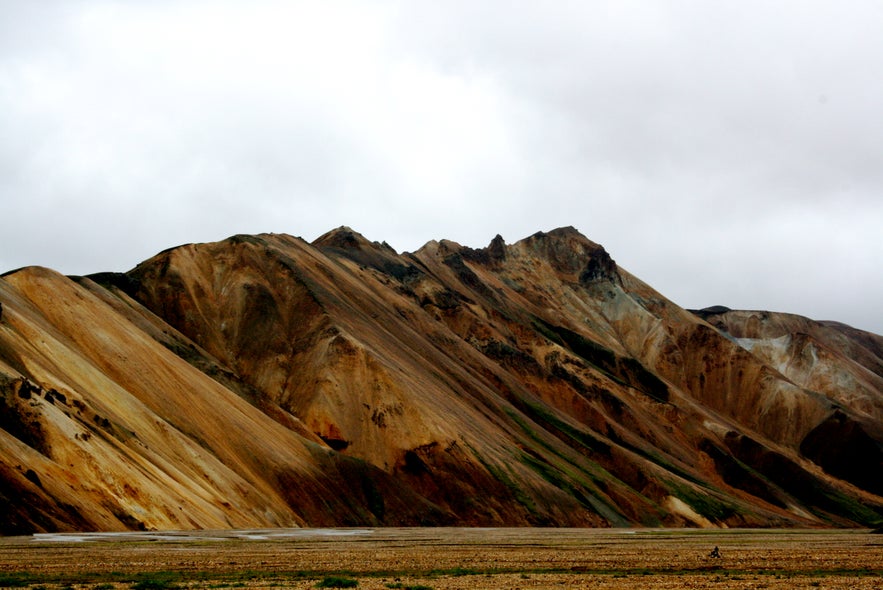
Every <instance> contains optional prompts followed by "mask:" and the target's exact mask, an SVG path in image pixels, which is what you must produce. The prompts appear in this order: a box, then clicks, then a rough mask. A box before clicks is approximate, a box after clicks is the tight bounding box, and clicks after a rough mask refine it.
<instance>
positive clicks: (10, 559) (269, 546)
mask: <svg viewBox="0 0 883 590" xmlns="http://www.w3.org/2000/svg"><path fill="white" fill-rule="evenodd" d="M714 547H718V548H719V550H720V555H721V557H720V558H712V557H709V553H710V552H711V551H712V550H713V548H714ZM330 576H333V577H338V578H346V579H349V580H355V581H357V582H358V588H363V589H368V590H373V589H386V588H403V589H407V588H412V589H415V588H416V589H422V590H428V589H430V588H431V589H434V590H444V589H458V590H459V589H481V588H488V589H490V588H503V589H513V590H514V589H524V590H526V589H544V588H556V589H560V588H720V589H729V588H740V589H742V588H877V589H881V590H883V577H881V576H883V536H881V535H874V534H870V533H869V532H868V531H856V530H847V531H843V530H840V531H831V530H820V531H815V530H813V531H807V530H802V531H793V530H737V529H731V530H720V529H701V530H695V529H691V530H683V529H677V530H675V529H665V530H660V529H538V528H522V529H467V528H403V529H277V530H262V531H257V530H256V531H218V532H206V531H195V532H180V533H168V532H163V533H115V534H70V535H36V536H33V537H6V538H0V587H2V586H7V587H10V586H18V587H31V588H32V589H34V588H37V587H42V588H45V589H50V588H53V589H54V588H66V589H68V590H69V589H70V588H82V589H87V590H94V589H95V588H97V587H99V586H100V587H102V588H103V589H104V590H110V588H111V587H112V588H131V587H132V586H134V585H137V582H138V581H142V582H143V581H148V582H152V583H154V586H155V588H154V590H160V587H163V586H165V587H172V586H175V587H179V588H183V587H193V588H238V587H248V588H315V587H317V585H319V584H320V583H321V581H322V580H323V579H325V578H326V577H330ZM329 581H330V580H329ZM148 590H149V589H148Z"/></svg>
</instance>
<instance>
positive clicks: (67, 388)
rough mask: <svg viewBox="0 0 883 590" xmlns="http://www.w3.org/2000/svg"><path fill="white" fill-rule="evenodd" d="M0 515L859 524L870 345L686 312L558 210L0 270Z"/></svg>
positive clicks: (866, 499) (211, 522) (865, 512)
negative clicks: (421, 236)
mask: <svg viewBox="0 0 883 590" xmlns="http://www.w3.org/2000/svg"><path fill="white" fill-rule="evenodd" d="M0 304H2V312H0V504H2V506H3V509H2V511H0V532H2V533H4V534H18V533H31V532H39V531H54V530H123V529H193V528H211V529H217V528H228V527H237V528H252V527H292V526H356V525H359V526H362V525H378V526H400V525H401V526H410V525H470V526H471V525H475V526H479V525H480V526H523V525H536V526H727V527H736V526H742V527H753V526H776V527H819V526H871V525H876V524H878V523H879V521H880V520H881V518H883V516H881V515H883V464H881V463H883V427H881V425H883V338H881V337H880V336H877V335H874V334H871V333H868V332H863V331H861V330H857V329H854V328H851V327H848V326H845V325H842V324H837V323H833V322H817V321H813V320H810V319H807V318H803V317H799V316H795V315H788V314H782V313H770V312H760V311H733V310H729V309H727V308H724V307H712V308H707V309H704V310H698V311H694V312H691V311H687V310H685V309H682V308H680V307H678V306H677V305H676V304H674V303H672V302H671V301H669V300H668V299H666V298H665V297H664V296H663V295H662V294H660V293H658V292H656V291H655V290H653V289H652V288H651V287H650V286H648V285H647V284H645V283H643V282H641V281H640V280H639V279H637V278H636V277H634V276H632V275H631V274H629V273H628V272H627V271H625V270H624V269H622V268H620V267H619V266H617V264H616V263H615V262H614V260H613V259H612V258H611V256H610V255H609V254H608V253H607V252H606V251H605V250H604V248H602V247H601V246H600V245H598V244H595V243H593V242H591V241H590V240H588V239H586V238H585V237H584V236H582V235H581V234H580V233H579V232H577V231H576V230H575V229H573V228H562V229H556V230H554V231H550V232H548V233H544V232H540V233H537V234H535V235H533V236H530V237H528V238H526V239H523V240H521V241H519V242H517V243H514V244H506V243H505V242H504V241H503V239H502V238H501V237H499V236H497V237H496V238H494V239H493V241H492V242H491V243H490V245H489V246H488V247H486V248H483V249H472V248H468V247H463V246H461V245H458V244H456V243H453V242H450V241H441V242H435V241H433V242H430V243H428V244H426V245H425V246H424V247H423V248H421V249H420V250H419V251H417V252H414V253H403V254H399V253H397V252H396V251H395V250H393V249H392V248H391V247H389V246H388V245H386V244H385V243H377V242H370V241H368V240H366V239H365V238H364V237H362V236H361V235H359V234H358V233H356V232H354V231H352V230H350V229H348V228H339V229H336V230H334V231H331V232H329V233H327V234H325V235H323V236H322V237H320V238H318V239H317V240H315V241H314V242H313V243H307V242H305V241H304V240H302V239H300V238H295V237H291V236H288V235H275V234H267V235H258V236H234V237H232V238H230V239H227V240H225V241H222V242H218V243H209V244H190V245H185V246H180V247H177V248H172V249H170V250H167V251H164V252H161V253H160V254H157V255H156V256H155V257H153V258H151V259H150V260H147V261H145V262H142V263H141V264H139V265H137V266H136V267H135V268H134V269H133V270H131V271H129V272H127V273H102V274H96V275H92V276H89V277H66V276H63V275H60V274H58V273H56V272H54V271H52V270H48V269H45V268H39V267H30V268H24V269H20V270H17V271H13V272H9V273H7V274H5V275H3V277H2V279H0Z"/></svg>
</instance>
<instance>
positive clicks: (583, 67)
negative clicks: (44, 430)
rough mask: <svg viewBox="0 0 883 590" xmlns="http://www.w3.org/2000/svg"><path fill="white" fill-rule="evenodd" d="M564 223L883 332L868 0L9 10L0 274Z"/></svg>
mask: <svg viewBox="0 0 883 590" xmlns="http://www.w3.org/2000/svg"><path fill="white" fill-rule="evenodd" d="M340 225H349V226H351V227H353V228H354V229H356V230H357V231H360V232H361V233H362V234H364V235H365V237H367V238H368V239H370V240H377V241H382V240H385V241H387V242H388V243H389V244H390V245H392V246H393V247H394V248H396V249H397V250H398V251H400V252H401V251H413V250H416V249H418V248H419V247H420V246H422V245H423V244H424V243H425V242H427V241H429V240H431V239H441V238H447V239H451V240H454V241H457V242H460V243H461V244H464V245H468V246H473V247H482V246H485V245H487V243H489V242H490V240H491V239H492V238H493V237H494V236H495V235H496V234H498V233H499V234H501V235H502V236H503V237H504V238H505V240H506V241H507V242H509V243H512V242H515V241H517V240H519V239H522V238H524V237H526V236H528V235H530V234H533V233H535V232H537V231H540V230H543V231H548V230H551V229H554V228H556V227H560V226H566V225H573V226H575V227H576V228H577V229H579V230H580V231H581V232H582V233H584V234H585V235H586V236H587V237H589V238H590V239H592V240H594V241H596V242H598V243H601V244H602V245H604V246H605V247H606V249H607V250H608V252H610V254H611V255H612V256H613V258H614V259H615V260H616V261H617V262H618V263H619V264H620V265H621V266H622V267H624V268H626V269H627V270H629V271H630V272H632V273H634V274H635V275H637V276H638V277H639V278H641V279H643V280H645V281H646V282H648V283H650V284H651V285H652V286H653V287H655V288H656V289H658V290H659V291H661V292H662V293H663V294H664V295H665V296H667V297H668V298H670V299H672V300H673V301H675V302H676V303H678V304H680V305H682V306H684V307H688V308H693V307H705V306H709V305H715V304H721V305H727V306H729V307H733V308H743V309H770V310H775V311H789V312H794V313H799V314H802V315H807V316H810V317H813V318H815V319H831V320H839V321H843V322H846V323H849V324H851V325H853V326H856V327H859V328H863V329H867V330H871V331H874V332H876V333H878V334H881V333H883V262H881V260H883V1H881V0H866V1H863V0H850V1H849V2H840V1H834V0H832V1H830V2H819V1H812V0H794V1H750V0H739V1H729V2H725V1H721V2H708V1H707V0H696V1H679V0H666V1H659V0H647V1H629V0H611V1H609V2H602V1H590V0H580V1H574V2H564V1H561V2H533V1H532V2H518V1H514V0H498V1H487V2H480V1H476V0H472V1H463V2H457V1H450V0H444V1H432V2H421V1H417V0H403V1H402V2H393V1H390V2H370V1H367V0H359V1H354V2H344V1H329V0H317V1H315V2H294V1H291V2H288V1H285V2H283V1H279V2H268V1H260V0H258V1H254V0H251V1H245V0H243V1H235V0H230V1H218V0H205V1H190V0H180V1H174V2H173V1H150V2H144V1H136V0H132V1H117V2H111V1H107V2H103V1H91V2H88V1H77V0H58V1H51V0H32V1H26V2H25V1H15V0H0V272H3V271H6V270H12V269H14V268H18V267H21V266H25V265H41V266H48V267H51V268H54V269H56V270H59V271H61V272H64V273H66V274H88V273H92V272H97V271H105V270H110V271H125V270H128V269H130V268H132V267H134V266H135V264H137V263H138V262H140V261H142V260H144V259H146V258H149V257H150V256H152V255H153V254H155V253H157V252H159V251H160V250H163V249H165V248H168V247H171V246H175V245H179V244H182V243H187V242H205V241H215V240H220V239H223V238H226V237H228V236H230V235H233V234H237V233H260V232H278V233H289V234H293V235H297V236H301V237H303V238H305V239H307V240H310V241H311V240H313V239H315V238H316V237H318V236H319V235H321V234H322V233H324V232H325V231H327V230H329V229H332V228H335V227H338V226H340Z"/></svg>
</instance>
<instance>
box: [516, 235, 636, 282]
mask: <svg viewBox="0 0 883 590" xmlns="http://www.w3.org/2000/svg"><path fill="white" fill-rule="evenodd" d="M519 244H520V245H522V246H523V247H524V248H526V249H527V250H528V251H529V252H531V253H532V254H534V255H536V256H538V257H541V258H544V259H546V260H548V261H549V262H550V263H551V265H552V267H553V268H554V269H555V270H557V271H559V272H562V273H567V274H576V275H577V276H578V278H579V281H580V282H581V283H587V282H591V281H595V280H598V279H602V280H611V281H614V282H616V281H618V280H619V275H618V274H617V267H616V262H614V260H613V259H612V258H611V257H610V254H608V253H607V251H606V250H605V249H604V247H603V246H601V245H600V244H596V243H595V242H593V241H591V240H590V239H588V238H587V237H585V236H584V235H583V234H581V233H580V232H579V231H578V230H577V229H576V228H574V227H573V226H567V227H559V228H557V229H553V230H552V231H550V232H542V231H540V232H537V233H535V234H533V235H532V236H530V237H528V238H525V239H524V240H521V242H519Z"/></svg>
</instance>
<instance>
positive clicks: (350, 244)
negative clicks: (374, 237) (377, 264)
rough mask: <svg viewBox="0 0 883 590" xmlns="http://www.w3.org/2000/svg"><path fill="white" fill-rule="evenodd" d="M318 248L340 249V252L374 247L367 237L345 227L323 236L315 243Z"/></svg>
mask: <svg viewBox="0 0 883 590" xmlns="http://www.w3.org/2000/svg"><path fill="white" fill-rule="evenodd" d="M312 245H313V246H315V247H316V248H338V249H340V250H363V249H365V248H366V247H368V248H370V247H372V244H371V242H369V241H368V240H367V239H366V238H365V236H363V235H362V234H360V233H359V232H357V231H354V230H353V229H352V228H349V227H347V226H345V225H342V226H340V227H338V228H337V229H333V230H331V231H329V232H327V233H324V234H322V235H321V236H319V237H318V238H316V239H315V240H314V241H313V244H312Z"/></svg>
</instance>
